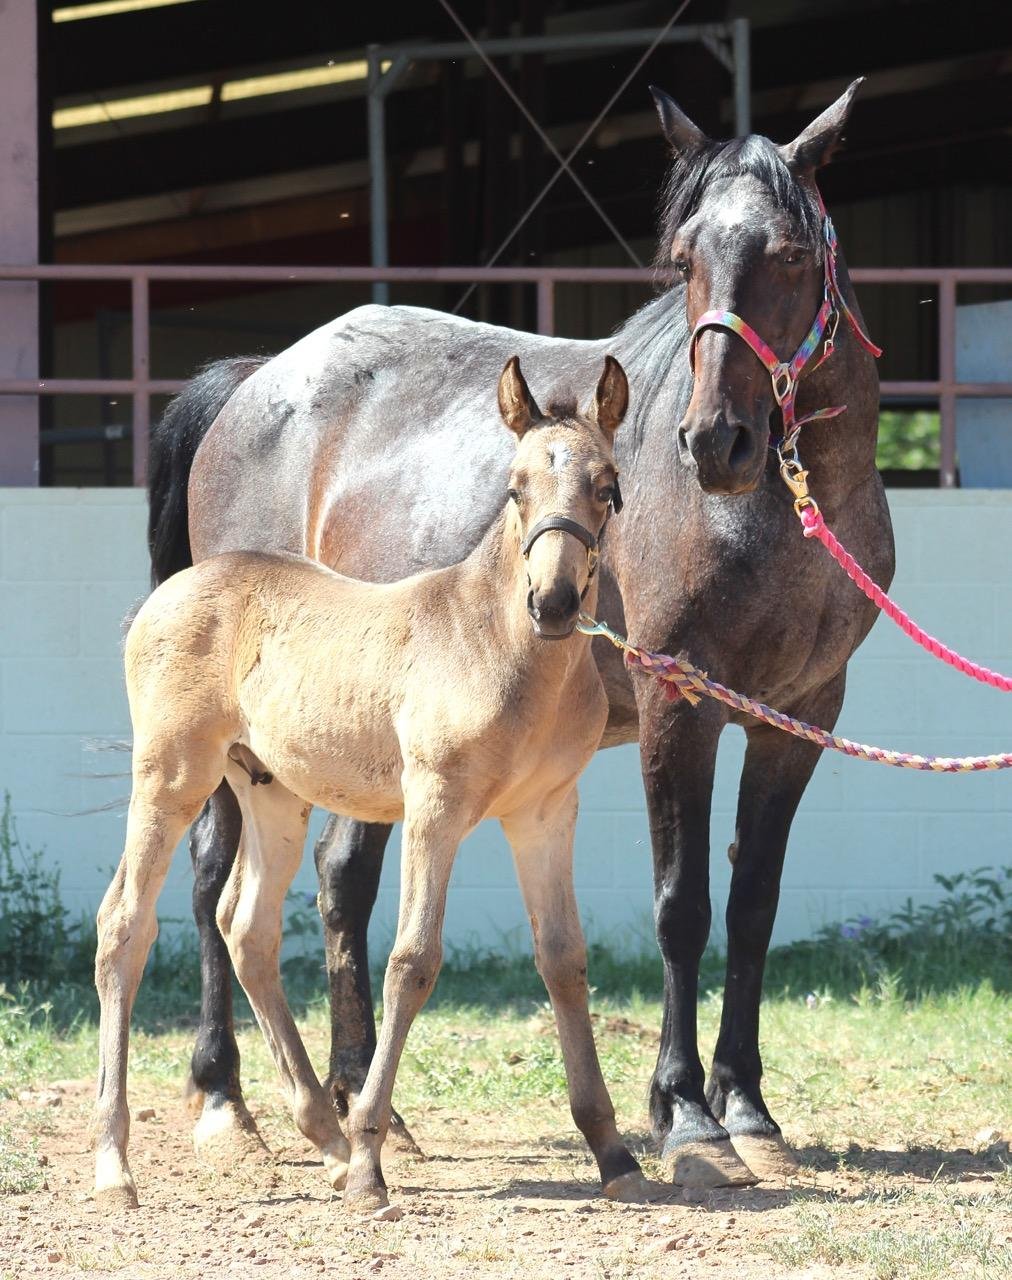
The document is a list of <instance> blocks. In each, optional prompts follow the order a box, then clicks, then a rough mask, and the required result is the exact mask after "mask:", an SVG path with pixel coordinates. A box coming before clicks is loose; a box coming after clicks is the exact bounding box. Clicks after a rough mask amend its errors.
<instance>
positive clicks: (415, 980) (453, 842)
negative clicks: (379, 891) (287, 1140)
mask: <svg viewBox="0 0 1012 1280" xmlns="http://www.w3.org/2000/svg"><path fill="white" fill-rule="evenodd" d="M467 829H468V822H467V820H466V819H465V818H463V817H462V816H461V811H460V804H459V802H455V801H454V799H453V797H452V796H451V795H450V792H449V789H448V787H447V786H446V784H444V782H443V781H442V780H441V779H440V778H438V777H435V776H433V775H429V774H427V775H422V776H420V775H418V774H416V775H415V776H414V777H412V778H410V779H409V780H408V781H406V783H405V787H404V834H403V839H402V847H401V902H400V911H399V914H398V918H397V938H396V940H395V942H394V946H393V950H392V951H391V952H390V958H389V960H388V961H387V970H386V977H385V979H384V982H383V1023H382V1025H381V1027H380V1034H379V1041H378V1043H377V1045H376V1052H375V1053H374V1055H373V1059H372V1064H371V1066H370V1067H369V1074H368V1075H367V1076H366V1081H365V1085H364V1086H363V1088H362V1092H361V1093H360V1094H359V1096H358V1097H357V1098H356V1099H354V1100H353V1101H352V1104H351V1110H350V1112H349V1114H348V1137H349V1140H350V1142H351V1162H350V1165H349V1168H348V1185H347V1189H346V1191H345V1196H344V1198H345V1202H346V1203H347V1204H348V1205H349V1206H351V1207H352V1208H354V1209H359V1210H363V1211H369V1210H371V1209H376V1208H382V1207H383V1206H384V1205H386V1204H387V1203H388V1201H387V1192H386V1183H385V1181H384V1180H383V1171H382V1168H381V1166H380V1151H381V1149H382V1146H383V1140H384V1138H385V1137H386V1135H387V1129H388V1127H389V1125H390V1103H391V1098H392V1097H393V1089H394V1079H395V1077H396V1075H397V1067H398V1064H399V1063H400V1059H401V1053H402V1052H403V1050H404V1042H405V1041H406V1040H407V1036H408V1032H409V1031H410V1030H411V1024H412V1023H413V1022H414V1020H415V1016H416V1014H417V1013H418V1011H419V1009H421V1007H422V1005H423V1004H424V1003H425V1001H426V1000H427V999H428V998H429V995H430V994H431V992H432V988H433V987H434V986H435V982H436V976H437V974H438V973H439V967H440V964H441V963H442V959H443V941H442V933H443V915H444V912H445V909H446V888H447V885H448V884H449V881H450V871H451V869H452V867H453V859H454V857H455V856H456V853H457V846H458V845H459V844H460V841H461V839H462V838H463V836H464V835H465V834H466V832H467Z"/></svg>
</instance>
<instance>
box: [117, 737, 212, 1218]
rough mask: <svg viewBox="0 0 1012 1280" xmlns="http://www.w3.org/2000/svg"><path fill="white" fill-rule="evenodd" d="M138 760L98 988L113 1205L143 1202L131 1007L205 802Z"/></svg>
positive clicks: (174, 779) (177, 773) (176, 775)
mask: <svg viewBox="0 0 1012 1280" xmlns="http://www.w3.org/2000/svg"><path fill="white" fill-rule="evenodd" d="M141 764H142V761H141V754H140V752H139V751H138V752H137V754H135V758H134V791H133V795H132V796H131V799H130V812H129V816H128V818H127V836H126V844H125V847H124V850H123V857H122V858H121V859H120V864H119V867H118V869H117V871H116V875H115V877H114V879H113V882H112V884H111V885H110V886H109V889H108V890H107V892H106V894H105V897H104V898H103V899H102V905H101V907H100V908H99V913H98V948H97V951H96V954H95V985H96V987H97V988H98V996H99V1003H100V1006H101V1016H100V1021H99V1058H98V1099H97V1103H96V1111H95V1194H96V1197H97V1199H98V1200H99V1201H100V1202H103V1203H106V1204H109V1205H110V1206H111V1207H115V1206H119V1205H126V1206H135V1205H136V1204H137V1190H136V1187H135V1186H134V1180H133V1177H132V1175H131V1173H130V1167H129V1165H128V1163H127V1155H126V1149H127V1140H128V1138H129V1135H130V1112H129V1110H128V1108H127V1093H126V1075H127V1047H128V1040H129V1034H130V1012H131V1009H132V1008H133V1002H134V997H135V996H136V994H137V988H138V986H139V985H140V980H141V974H142V973H143V972H144V962H145V961H146V959H147V956H148V951H149V950H150V948H151V944H152V942H154V940H155V937H156V936H157V933H158V924H157V921H156V919H155V903H156V901H157V898H158V894H159V892H160V890H161V887H162V885H163V883H164V882H165V875H166V872H167V871H168V869H169V863H170V861H171V859H172V852H173V850H174V849H175V847H176V845H177V843H178V842H179V840H180V839H181V838H182V836H183V833H184V832H185V831H186V828H187V826H189V824H190V822H191V820H192V819H193V818H194V817H195V816H196V813H197V810H198V808H199V807H200V804H201V802H202V800H203V798H204V796H206V795H207V794H208V793H209V792H210V790H211V787H213V786H214V780H213V779H212V780H210V781H209V782H208V784H207V789H206V790H205V791H204V792H203V795H202V796H198V797H197V798H196V799H195V800H194V801H193V803H192V807H191V805H190V803H189V802H188V801H187V800H186V798H185V797H186V794H187V792H189V791H190V790H191V788H189V787H187V786H186V780H185V779H184V780H183V782H182V784H181V780H180V774H181V773H182V772H183V771H182V770H177V771H174V773H173V775H172V777H171V779H168V780H166V779H163V775H162V773H161V772H160V771H159V770H158V769H157V768H148V769H146V770H145V769H143V768H142V767H141Z"/></svg>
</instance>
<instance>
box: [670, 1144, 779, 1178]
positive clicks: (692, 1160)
mask: <svg viewBox="0 0 1012 1280" xmlns="http://www.w3.org/2000/svg"><path fill="white" fill-rule="evenodd" d="M669 1142H670V1139H669ZM661 1159H662V1160H666V1161H670V1162H671V1181H672V1182H673V1183H675V1185H676V1186H679V1187H692V1188H694V1189H695V1190H697V1191H711V1190H713V1189H714V1188H715V1187H750V1186H752V1185H753V1184H754V1183H756V1182H758V1181H759V1179H758V1178H757V1177H756V1176H755V1174H754V1173H753V1172H752V1170H751V1169H750V1168H749V1167H748V1165H747V1164H745V1163H744V1162H743V1161H742V1160H741V1159H740V1158H739V1156H738V1155H737V1154H736V1152H735V1150H734V1147H732V1146H731V1143H730V1142H729V1141H728V1139H727V1138H721V1139H720V1140H719V1141H716V1142H686V1143H683V1144H681V1145H679V1146H671V1147H669V1145H668V1142H665V1144H664V1150H663V1151H662V1152H661Z"/></svg>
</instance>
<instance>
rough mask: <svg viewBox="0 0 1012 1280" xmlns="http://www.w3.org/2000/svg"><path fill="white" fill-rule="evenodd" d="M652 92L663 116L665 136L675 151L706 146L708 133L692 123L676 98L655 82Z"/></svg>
mask: <svg viewBox="0 0 1012 1280" xmlns="http://www.w3.org/2000/svg"><path fill="white" fill-rule="evenodd" d="M650 92H651V93H652V94H653V98H654V106H655V107H656V108H657V114H658V115H659V116H660V118H661V128H662V129H663V130H664V136H665V138H667V140H668V141H669V142H670V143H671V146H672V147H673V148H674V150H675V151H698V150H699V148H700V147H702V146H705V144H706V142H707V140H708V139H707V137H706V134H705V133H704V132H703V131H702V129H700V128H699V126H698V125H694V124H693V123H692V121H691V120H690V119H689V117H688V116H687V115H686V114H685V112H684V111H683V110H682V109H681V107H680V106H679V105H678V104H677V103H676V102H675V100H674V98H669V97H668V95H667V94H666V93H665V92H664V90H663V89H658V88H657V86H656V85H654V84H652V85H651V86H650Z"/></svg>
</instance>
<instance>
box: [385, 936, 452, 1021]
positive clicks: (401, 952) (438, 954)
mask: <svg viewBox="0 0 1012 1280" xmlns="http://www.w3.org/2000/svg"><path fill="white" fill-rule="evenodd" d="M442 963H443V947H442V943H441V942H440V941H439V939H438V938H435V939H433V940H431V941H424V942H423V941H419V942H412V943H408V944H405V945H399V946H396V947H395V948H394V949H393V951H391V953H390V959H389V960H388V961H387V975H386V981H387V984H389V985H392V986H394V987H396V988H397V990H398V991H400V992H401V993H403V994H404V995H406V996H407V997H408V998H409V999H410V1000H412V1002H415V1001H417V1003H418V1004H419V1005H421V1004H423V1003H424V1002H425V1001H426V1000H427V999H428V998H429V996H430V995H431V994H432V988H433V987H434V986H435V985H436V978H437V977H438V975H439V967H440V965H441V964H442Z"/></svg>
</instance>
